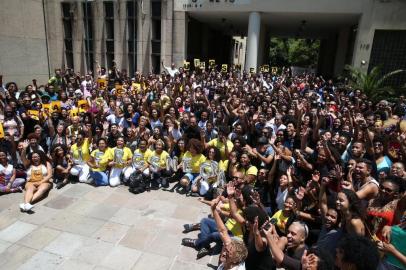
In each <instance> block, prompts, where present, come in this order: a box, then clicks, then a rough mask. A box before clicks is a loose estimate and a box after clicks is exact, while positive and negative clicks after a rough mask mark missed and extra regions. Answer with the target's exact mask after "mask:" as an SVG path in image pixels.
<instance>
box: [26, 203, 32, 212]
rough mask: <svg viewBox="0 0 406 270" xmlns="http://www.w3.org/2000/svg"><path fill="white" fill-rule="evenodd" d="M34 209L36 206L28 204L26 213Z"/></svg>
mask: <svg viewBox="0 0 406 270" xmlns="http://www.w3.org/2000/svg"><path fill="white" fill-rule="evenodd" d="M33 208H34V205H32V204H30V203H26V204H25V211H27V212H28V211H31V210H32V209H33Z"/></svg>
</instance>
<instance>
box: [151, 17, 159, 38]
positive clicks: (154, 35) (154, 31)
mask: <svg viewBox="0 0 406 270" xmlns="http://www.w3.org/2000/svg"><path fill="white" fill-rule="evenodd" d="M152 39H156V40H161V20H152Z"/></svg>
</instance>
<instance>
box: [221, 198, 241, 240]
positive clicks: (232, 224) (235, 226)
mask: <svg viewBox="0 0 406 270" xmlns="http://www.w3.org/2000/svg"><path fill="white" fill-rule="evenodd" d="M221 208H223V210H225V211H230V204H228V203H225V204H223V205H222V207H221ZM237 213H238V214H240V215H242V213H243V212H242V210H241V209H238V210H237ZM224 225H225V226H226V228H227V230H229V231H230V232H231V233H232V234H233V236H235V237H239V238H241V239H242V238H243V236H244V230H243V227H242V226H241V224H240V223H238V222H237V221H236V220H235V219H233V218H228V219H227V221H226V223H225V224H224Z"/></svg>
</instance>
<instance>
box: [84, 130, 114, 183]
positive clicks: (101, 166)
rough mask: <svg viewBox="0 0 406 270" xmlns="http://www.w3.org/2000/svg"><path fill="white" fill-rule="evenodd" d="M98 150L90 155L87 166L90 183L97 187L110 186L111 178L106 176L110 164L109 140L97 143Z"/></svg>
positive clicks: (102, 139)
mask: <svg viewBox="0 0 406 270" xmlns="http://www.w3.org/2000/svg"><path fill="white" fill-rule="evenodd" d="M97 145H98V148H97V149H96V150H93V151H92V153H91V154H90V159H89V160H88V161H87V165H89V167H90V168H91V170H90V179H91V180H90V182H93V181H94V183H95V184H96V186H107V185H108V184H109V177H108V176H107V174H106V169H107V165H108V163H109V153H110V150H109V149H110V148H108V147H107V140H106V139H104V138H100V139H99V140H98V142H97Z"/></svg>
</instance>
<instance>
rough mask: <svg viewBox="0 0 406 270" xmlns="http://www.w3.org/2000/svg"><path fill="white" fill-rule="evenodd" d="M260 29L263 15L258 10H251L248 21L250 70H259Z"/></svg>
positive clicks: (248, 59)
mask: <svg viewBox="0 0 406 270" xmlns="http://www.w3.org/2000/svg"><path fill="white" fill-rule="evenodd" d="M260 31H261V15H260V14H259V13H258V12H251V13H250V16H249V21H248V39H247V59H246V65H245V70H246V71H249V70H250V68H255V70H257V65H258V48H259V38H260Z"/></svg>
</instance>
